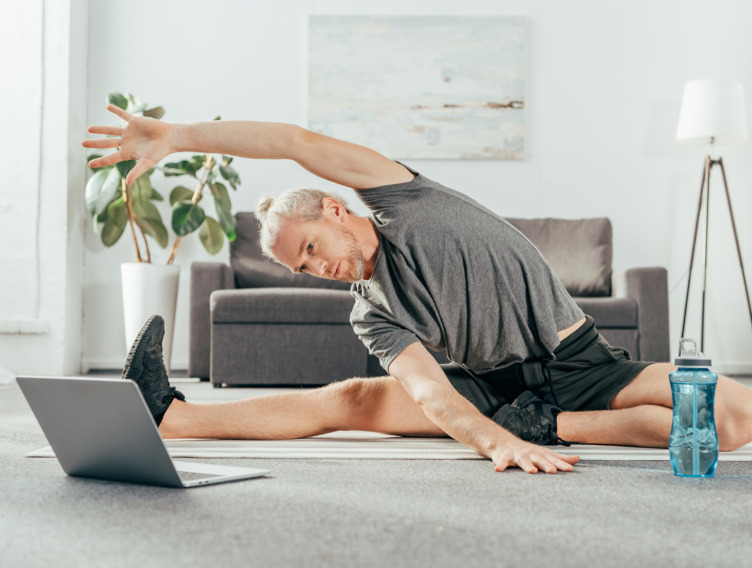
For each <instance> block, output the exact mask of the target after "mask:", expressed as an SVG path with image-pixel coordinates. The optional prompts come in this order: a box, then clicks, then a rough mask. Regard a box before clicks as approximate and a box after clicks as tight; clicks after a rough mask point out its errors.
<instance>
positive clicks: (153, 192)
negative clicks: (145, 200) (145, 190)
mask: <svg viewBox="0 0 752 568" xmlns="http://www.w3.org/2000/svg"><path fill="white" fill-rule="evenodd" d="M149 199H153V200H154V201H164V197H162V194H161V193H159V192H158V191H157V190H156V189H154V188H153V187H152V188H151V195H150V196H149Z"/></svg>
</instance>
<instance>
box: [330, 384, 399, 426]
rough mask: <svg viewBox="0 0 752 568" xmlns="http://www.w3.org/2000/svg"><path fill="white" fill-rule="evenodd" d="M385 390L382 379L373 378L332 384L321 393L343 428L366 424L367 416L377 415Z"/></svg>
mask: <svg viewBox="0 0 752 568" xmlns="http://www.w3.org/2000/svg"><path fill="white" fill-rule="evenodd" d="M391 380H393V379H391ZM386 388H387V387H386V384H385V380H384V378H383V377H378V378H377V377H374V378H368V379H347V380H345V381H340V382H336V383H332V384H330V385H327V386H326V387H324V388H323V389H322V391H321V392H322V394H325V395H326V396H327V397H328V398H329V402H330V403H331V406H332V407H333V408H335V409H336V410H335V411H336V413H337V415H338V421H339V422H340V426H339V427H340V428H344V426H345V425H347V426H350V427H356V426H355V425H356V424H357V423H362V422H367V421H368V417H369V416H373V415H374V414H375V413H377V412H378V410H379V408H380V406H381V400H382V396H383V394H384V393H385V391H386Z"/></svg>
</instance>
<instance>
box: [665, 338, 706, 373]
mask: <svg viewBox="0 0 752 568" xmlns="http://www.w3.org/2000/svg"><path fill="white" fill-rule="evenodd" d="M711 363H712V361H711V360H710V359H707V358H706V357H705V356H704V355H703V354H702V352H700V351H698V350H697V342H696V341H695V340H694V339H690V338H689V337H682V338H681V339H680V340H679V356H678V357H677V358H676V359H674V365H676V366H678V367H710V365H711Z"/></svg>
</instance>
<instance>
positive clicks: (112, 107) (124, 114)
mask: <svg viewBox="0 0 752 568" xmlns="http://www.w3.org/2000/svg"><path fill="white" fill-rule="evenodd" d="M107 110H109V111H110V112H111V113H114V114H116V115H118V116H119V117H120V118H122V119H123V120H125V121H126V122H128V121H129V120H130V119H131V118H133V116H131V114H130V113H128V112H126V111H124V110H123V109H121V108H120V107H119V106H115V105H107Z"/></svg>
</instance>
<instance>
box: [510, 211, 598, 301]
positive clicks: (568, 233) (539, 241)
mask: <svg viewBox="0 0 752 568" xmlns="http://www.w3.org/2000/svg"><path fill="white" fill-rule="evenodd" d="M507 221H509V222H510V223H511V224H512V225H514V226H515V227H516V228H517V229H518V230H519V231H520V232H521V233H522V234H523V235H525V236H526V237H527V238H528V239H530V240H531V241H532V243H533V244H534V245H535V246H536V247H537V248H538V250H539V251H540V252H541V254H543V257H544V258H545V259H546V260H547V261H548V263H549V264H550V265H551V268H553V271H554V273H555V274H556V276H558V277H559V280H561V282H562V284H564V286H565V287H566V289H567V291H568V292H569V293H570V294H571V295H572V296H610V295H611V273H612V268H611V264H612V260H613V246H612V239H613V230H612V227H611V221H609V220H608V219H607V218H605V217H602V218H597V219H550V218H549V219H507Z"/></svg>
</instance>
